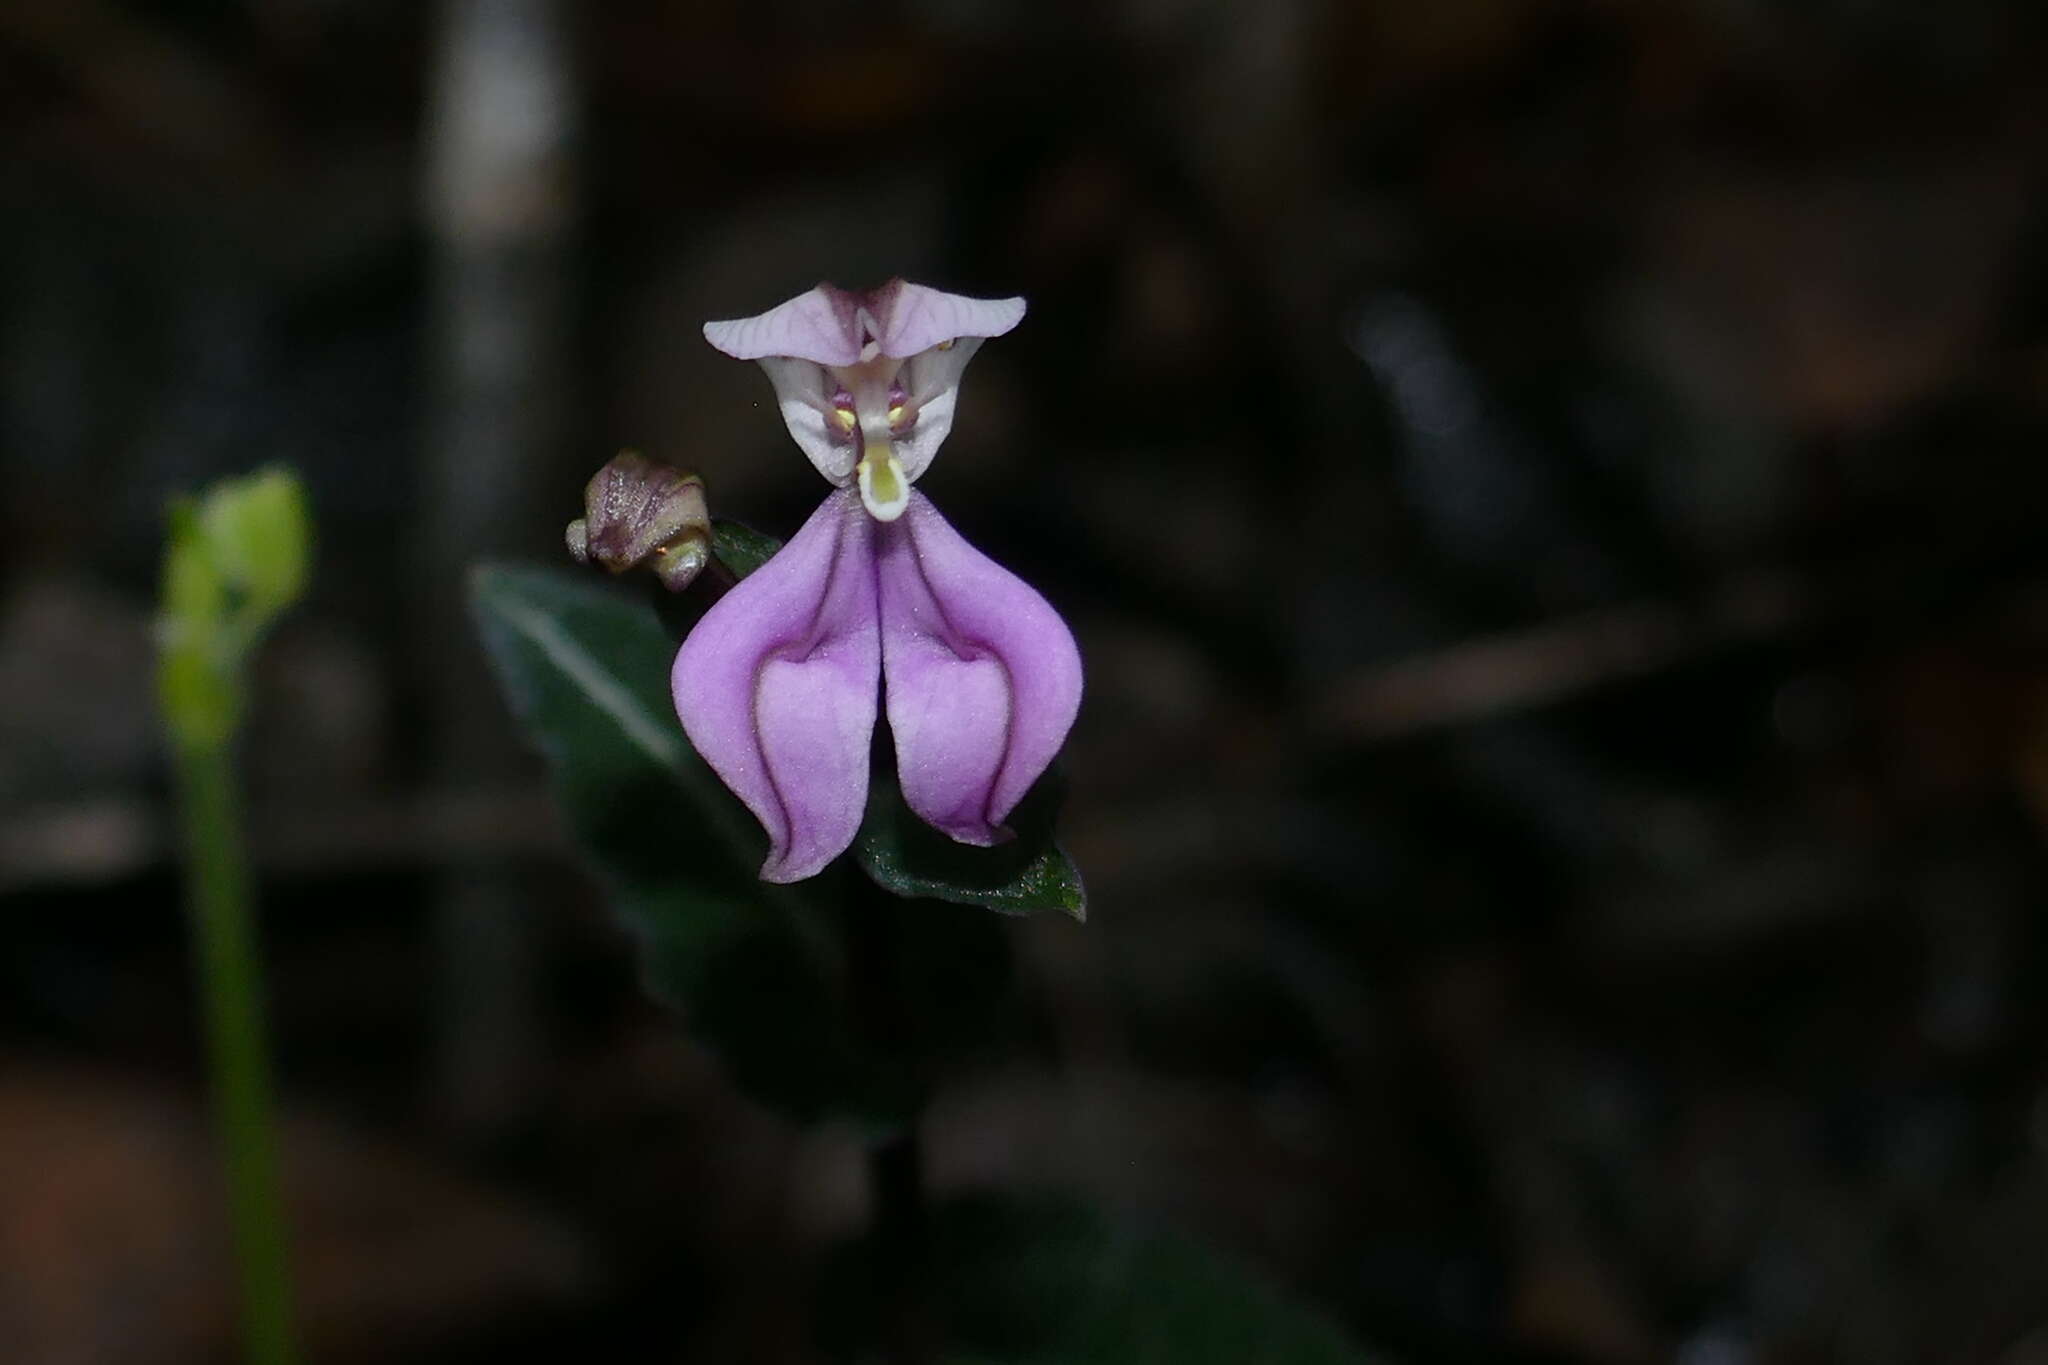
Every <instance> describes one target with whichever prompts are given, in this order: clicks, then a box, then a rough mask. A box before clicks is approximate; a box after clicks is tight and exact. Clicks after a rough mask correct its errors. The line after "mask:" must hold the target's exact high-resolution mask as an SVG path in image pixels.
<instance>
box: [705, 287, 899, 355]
mask: <svg viewBox="0 0 2048 1365" xmlns="http://www.w3.org/2000/svg"><path fill="white" fill-rule="evenodd" d="M859 308H860V300H859V298H858V296H856V295H853V294H849V293H847V292H846V291H845V290H844V289H839V288H836V287H835V286H833V285H829V284H821V285H818V286H817V287H816V288H814V289H809V290H806V291H805V292H803V293H801V294H798V295H797V296H796V297H795V298H793V299H788V300H786V301H784V302H782V303H778V304H776V305H775V306H774V307H773V308H770V309H769V310H768V311H767V312H765V313H759V314H756V315H755V316H753V317H750V318H733V319H730V320H728V321H724V322H707V323H705V324H704V339H705V340H706V341H708V342H710V343H711V344H712V345H713V346H716V347H717V348H718V349H719V350H721V351H724V352H725V353H726V354H727V355H729V356H731V357H733V359H735V360H759V359H761V358H762V357H764V356H793V357H795V358H796V359H798V360H809V361H812V362H814V363H815V364H819V365H851V364H852V363H853V362H854V361H856V360H858V359H859V358H860V347H861V340H862V338H861V329H860V326H859V323H858V321H857V314H858V312H859Z"/></svg>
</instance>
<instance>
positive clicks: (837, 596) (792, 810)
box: [670, 490, 880, 882]
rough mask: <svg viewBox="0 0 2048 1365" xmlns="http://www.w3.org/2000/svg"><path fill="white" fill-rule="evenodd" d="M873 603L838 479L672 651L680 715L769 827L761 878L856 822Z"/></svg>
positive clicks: (870, 548) (874, 660)
mask: <svg viewBox="0 0 2048 1365" xmlns="http://www.w3.org/2000/svg"><path fill="white" fill-rule="evenodd" d="M876 610H877V605H876V598H875V545H874V522H873V521H872V520H871V519H870V518H869V516H868V514H867V513H866V511H864V510H863V509H862V507H861V504H860V498H859V496H858V495H857V494H854V493H850V492H847V491H845V490H840V491H838V492H835V493H833V494H831V495H830V496H828V497H827V498H826V499H825V501H824V502H823V503H821V504H820V505H819V507H818V510H817V511H816V512H814V513H812V514H811V519H810V520H809V521H807V522H805V523H804V525H803V529H801V530H799V531H798V532H797V533H796V535H795V536H794V537H792V538H791V540H790V541H789V543H788V544H786V545H784V546H783V547H782V549H781V550H780V551H778V552H777V553H776V555H775V557H774V558H773V559H770V560H769V561H768V562H767V563H766V564H764V565H762V566H761V567H760V568H759V569H757V570H755V571H754V572H753V573H752V574H750V575H749V576H748V577H746V578H744V579H742V580H741V581H740V583H739V584H738V585H737V586H736V587H734V588H733V589H732V591H730V592H728V593H727V594H726V595H725V596H724V597H723V598H721V599H719V601H718V603H717V604H716V605H715V606H713V607H712V608H711V610H710V611H708V612H706V613H704V619H703V620H701V621H699V622H698V623H697V628H696V629H695V630H692V631H691V632H690V636H689V638H688V639H686V640H684V641H683V647H682V649H681V650H680V651H678V652H677V654H676V662H675V669H674V671H673V673H672V674H671V675H670V682H671V685H672V687H673V689H674V693H675V702H676V714H677V716H679V717H681V719H682V722H683V731H684V733H686V734H687V735H689V737H690V743H691V744H693V745H695V746H696V749H697V752H698V753H699V754H701V755H702V756H703V758H704V761H705V762H706V763H709V764H710V765H711V767H712V769H713V771H715V772H716V773H717V774H718V775H719V777H720V778H721V779H723V780H724V782H725V785H726V786H728V787H730V788H732V790H733V793H734V794H735V795H737V796H738V797H739V798H740V800H742V801H744V802H746V804H747V808H748V809H749V810H751V811H753V812H754V815H755V818H757V819H759V820H760V822H761V825H762V827H763V828H764V829H766V830H767V831H768V842H769V852H768V861H767V862H765V863H763V864H762V866H761V876H762V878H763V879H764V880H766V881H771V882H793V881H798V880H801V879H802V878H805V877H809V876H811V875H813V874H815V873H816V872H818V871H819V870H820V869H822V868H823V867H824V866H825V864H827V863H829V862H831V861H832V859H834V858H836V857H837V856H839V854H840V853H842V852H844V851H845V849H846V846H847V845H848V844H850V843H852V842H853V836H854V832H855V831H856V830H858V829H859V828H860V821H861V815H862V812H863V811H864V809H865V807H866V805H867V792H868V743H869V740H870V739H871V738H872V736H873V734H874V728H875V693H876V686H877V675H878V672H879V667H880V651H879V647H878V642H877V627H876V620H877V617H876Z"/></svg>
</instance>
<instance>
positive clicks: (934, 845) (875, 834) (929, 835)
mask: <svg viewBox="0 0 2048 1365" xmlns="http://www.w3.org/2000/svg"><path fill="white" fill-rule="evenodd" d="M1057 804H1058V801H1057V795H1056V792H1055V790H1054V786H1053V784H1052V783H1051V782H1050V781H1049V780H1041V781H1040V782H1039V784H1038V786H1036V787H1034V788H1033V789H1032V790H1031V792H1030V793H1028V794H1027V795H1026V796H1025V798H1024V800H1023V802H1022V803H1021V804H1020V805H1019V806H1018V807H1017V810H1016V811H1015V812H1014V814H1013V815H1012V816H1011V820H1010V824H1011V827H1012V829H1014V830H1015V831H1016V835H1017V837H1016V838H1014V839H1012V840H1011V841H1009V842H1008V843H1004V844H997V845H996V846H994V847H993V848H976V847H974V846H972V845H970V844H961V843H955V842H954V841H953V840H951V839H949V838H947V837H946V836H945V835H943V834H941V833H939V832H938V831H937V830H935V829H933V828H932V827H931V826H929V825H927V824H925V823H924V822H923V821H922V820H920V819H918V818H917V816H916V815H915V814H914V813H913V812H912V811H911V810H910V808H909V807H908V806H906V805H905V804H904V803H903V796H902V793H901V792H900V791H899V790H898V788H897V786H896V783H895V782H894V781H893V780H891V779H889V778H886V777H884V776H883V775H882V774H880V773H877V774H876V775H875V778H874V781H873V783H872V785H871V786H870V788H869V790H868V809H867V815H866V817H865V818H864V819H863V820H862V821H861V827H860V834H859V835H858V836H857V837H856V838H855V840H854V856H855V857H856V858H857V859H858V860H859V862H860V865H861V868H862V870H863V871H865V872H866V873H867V874H868V876H870V877H872V878H873V879H874V880H875V884H876V885H878V886H880V887H882V888H883V889H884V890H886V891H890V892H893V893H894V894H896V895H898V896H927V897H930V898H932V899H934V900H942V901H951V902H953V903H954V904H956V905H977V906H980V907H982V908H983V909H987V910H994V911H997V912H998V913H1000V914H1005V915H1031V914H1036V913H1038V912H1039V911H1041V910H1059V911H1063V912H1065V913H1066V914H1069V915H1072V916H1073V917H1074V918H1075V919H1077V920H1085V919H1087V918H1088V895H1087V892H1086V891H1085V890H1084V889H1083V888H1082V886H1081V873H1080V871H1079V870H1078V869H1077V868H1075V866H1074V864H1073V861H1072V860H1071V859H1069V858H1068V857H1067V855H1066V853H1065V852H1063V851H1062V850H1061V848H1060V846H1059V845H1058V844H1057V843H1055V842H1054V841H1053V837H1052V817H1053V809H1054V807H1055V806H1056V805H1057Z"/></svg>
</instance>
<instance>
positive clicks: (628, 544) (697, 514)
mask: <svg viewBox="0 0 2048 1365" xmlns="http://www.w3.org/2000/svg"><path fill="white" fill-rule="evenodd" d="M565 538H566V539H567V541H568V545H569V553H570V554H571V555H573V556H575V558H576V561H577V563H579V564H589V563H592V562H595V563H598V564H601V565H603V566H604V567H605V568H606V569H609V570H610V571H611V572H613V573H625V572H626V571H627V570H628V569H632V568H636V567H638V566H640V565H642V564H644V565H646V566H647V567H648V568H650V569H653V570H654V572H655V574H656V575H657V576H658V577H659V578H660V579H661V582H662V586H664V587H666V588H667V589H668V590H669V591H670V592H681V591H682V590H683V589H684V588H686V587H688V586H689V585H690V580H691V579H693V578H695V577H696V576H697V574H698V573H699V572H700V571H701V570H702V569H703V568H704V565H705V564H706V562H708V561H709V559H710V558H711V514H710V512H709V510H708V509H707V508H706V506H705V503H704V481H703V480H702V479H700V478H698V477H697V476H696V475H695V474H684V473H681V472H680V471H678V470H675V469H671V468H669V466H667V465H665V464H656V463H655V462H654V461H653V460H650V459H648V458H647V457H646V456H645V455H642V454H640V452H638V451H636V450H622V451H620V452H619V454H618V455H617V456H616V457H615V458H613V459H612V460H611V461H609V462H608V463H607V464H606V465H605V466H604V468H602V469H600V470H598V471H597V473H595V474H593V475H591V477H590V482H589V483H588V484H585V485H584V488H583V515H582V516H581V517H578V518H577V519H576V520H575V521H572V522H570V523H569V527H568V531H567V534H566V537H565Z"/></svg>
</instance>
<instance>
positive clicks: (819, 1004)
mask: <svg viewBox="0 0 2048 1365" xmlns="http://www.w3.org/2000/svg"><path fill="white" fill-rule="evenodd" d="M471 596H472V606H473V609H474V611H475V615H476V618H477V623H478V626H479V628H480V630H481V631H482V634H483V638H484V643H485V645H486V647H487V648H488V650H489V653H490V656H491V661H492V664H493V665H494V666H495V668H496V670H497V673H498V676H499V678H500V680H501V681H502V683H503V684H504V687H505V690H506V693H507V694H508V696H510V698H511V700H512V707H513V710H514V712H515V713H516V714H517V716H518V718H519V720H520V722H521V724H522V725H523V726H524V728H525V729H526V731H527V733H528V734H530V735H531V736H533V738H534V739H535V741H536V742H537V743H538V745H539V747H540V748H541V750H542V752H543V753H545V754H546V755H547V758H548V760H549V766H550V770H551V774H552V777H553V780H554V787H555V792H556V796H557V798H558V800H559V801H560V803H561V806H562V809H563V811H564V812H565V813H566V814H567V816H568V818H569V821H570V824H571V826H572V827H573V828H574V830H575V832H576V834H577V836H578V838H579V840H580V841H581V842H582V843H583V845H584V847H585V848H586V849H588V850H589V852H590V854H591V856H592V859H593V861H594V862H595V864H596V866H597V870H598V872H599V873H600V875H601V876H602V877H603V879H604V880H605V882H606V883H607V885H608V887H609V889H610V892H611V895H612V899H613V903H614V905H615V907H616V909H617V910H618V913H619V916H620V918H621V919H622V920H623V921H624V923H625V924H626V926H627V927H628V928H629V929H630V930H631V931H632V932H633V934H634V936H635V937H636V939H637V940H638V942H639V946H640V953H641V962H642V968H643V971H644V974H645V977H646V981H647V986H648V990H649V992H650V993H651V994H653V995H654V996H656V997H657V998H659V999H661V1000H663V1001H666V1002H668V1003H670V1004H672V1005H674V1006H676V1007H677V1008H678V1009H679V1010H681V1011H682V1013H683V1014H684V1016H685V1017H686V1018H687V1019H688V1021H689V1023H690V1026H691V1028H692V1030H693V1031H694V1032H695V1033H696V1034H697V1035H698V1036H700V1037H701V1038H703V1039H704V1041H706V1042H707V1043H709V1044H711V1045H712V1046H713V1047H715V1048H716V1049H717V1050H718V1051H719V1053H720V1055H721V1056H722V1057H723V1058H724V1060H725V1063H726V1065H727V1067H728V1068H729V1070H730V1071H731V1073H732V1074H733V1077H734V1079H735V1081H737V1082H738V1083H739V1084H740V1085H741V1087H742V1088H744V1089H747V1090H748V1091H750V1092H751V1093H754V1094H756V1095H758V1096H760V1097H761V1098H762V1099H764V1100H767V1101H768V1102H770V1103H772V1104H775V1105H777V1106H778V1107H780V1108H782V1109H784V1110H785V1111H786V1112H789V1113H791V1114H793V1115H795V1116H796V1117H798V1118H805V1119H808V1118H814V1117H816V1116H818V1115H820V1114H822V1113H825V1112H830V1111H840V1110H848V1109H851V1110H856V1111H860V1110H866V1109H868V1108H871V1107H872V1104H871V1102H870V1101H869V1100H868V1098H867V1096H866V1089H865V1088H864V1081H865V1079H866V1078H865V1077H864V1076H863V1074H862V1073H863V1068H862V1065H861V1064H860V1063H859V1061H858V1059H857V1058H854V1057H852V1056H851V1055H850V1052H849V1045H848V1044H847V1043H846V1041H845V1033H846V1030H845V1028H844V1025H843V1023H842V1022H841V1021H840V1020H839V1019H838V1018H837V1017H836V1016H835V1015H834V1014H833V1011H834V1009H835V1007H836V1005H837V1003H838V1002H839V1001H840V999H841V998H842V996H843V993H844V991H843V986H842V985H841V984H840V982H839V980H838V977H839V975H840V974H841V966H840V963H839V958H838V948H837V943H836V940H835V938H834V936H833V935H832V933H831V932H830V931H829V927H825V926H823V925H822V917H821V915H820V913H819V911H818V909H817V907H816V906H814V905H811V904H810V903H808V902H807V901H806V900H805V899H804V898H803V897H802V896H801V895H799V894H798V893H796V892H793V891H792V890H790V889H789V888H783V887H773V886H768V885H766V884H764V883H763V882H761V881H760V880H758V878H757V876H756V872H757V870H758V868H759V866H760V861H761V858H762V856H763V855H764V854H765V852H766V848H767V839H766V837H765V836H763V835H762V833H761V832H760V828H759V826H758V825H757V824H756V823H755V821H754V819H753V817H752V816H751V815H749V814H748V813H747V811H746V810H745V808H744V807H742V806H741V805H740V804H739V803H738V801H736V800H735V799H734V798H733V797H732V795H731V793H729V792H727V791H726V789H725V787H724V785H723V784H722V783H720V782H719V780H718V778H717V776H716V775H715V774H713V773H712V772H711V771H710V769H709V768H707V767H706V766H705V765H704V763H703V761H702V760H701V759H699V758H698V757H697V755H696V754H695V752H693V751H692V750H691V748H690V746H689V743H688V742H687V741H686V740H685V739H684V737H683V732H682V727H681V726H680V725H679V724H678V723H677V722H676V718H675V711H674V709H673V706H672V704H671V702H670V700H669V695H668V670H669V664H670V661H671V660H672V659H673V658H674V655H675V645H674V643H673V642H672V641H671V640H670V639H669V638H668V636H667V635H666V633H665V632H664V631H663V630H662V628H661V626H660V625H659V623H658V622H657V620H656V618H655V616H654V613H653V612H652V611H651V610H650V609H649V608H648V607H647V606H646V605H645V603H644V602H641V601H636V600H634V599H633V598H631V597H629V596H621V595H620V594H619V592H617V591H615V590H614V589H613V588H612V587H611V585H608V584H605V583H602V582H601V581H599V580H597V579H595V578H586V577H584V576H581V575H569V574H564V573H557V572H554V571H550V570H540V569H525V568H512V567H501V566H484V567H481V568H479V569H478V570H477V571H476V572H475V574H474V575H473V577H472V581H471Z"/></svg>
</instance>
